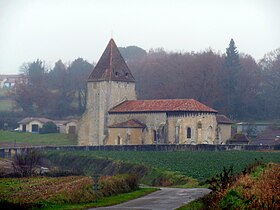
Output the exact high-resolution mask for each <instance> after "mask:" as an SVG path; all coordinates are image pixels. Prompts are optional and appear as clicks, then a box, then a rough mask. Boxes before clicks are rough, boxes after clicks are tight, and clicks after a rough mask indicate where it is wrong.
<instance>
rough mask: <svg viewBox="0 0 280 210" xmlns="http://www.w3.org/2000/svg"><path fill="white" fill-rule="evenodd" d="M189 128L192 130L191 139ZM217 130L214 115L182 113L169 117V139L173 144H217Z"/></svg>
mask: <svg viewBox="0 0 280 210" xmlns="http://www.w3.org/2000/svg"><path fill="white" fill-rule="evenodd" d="M199 124H200V126H199ZM187 128H190V129H191V138H187ZM216 128H217V121H216V115H215V114H214V113H181V114H171V115H170V116H168V139H169V143H171V144H174V143H179V144H202V143H207V144H213V143H216V142H215V139H216V135H215V134H216ZM176 136H177V137H176Z"/></svg>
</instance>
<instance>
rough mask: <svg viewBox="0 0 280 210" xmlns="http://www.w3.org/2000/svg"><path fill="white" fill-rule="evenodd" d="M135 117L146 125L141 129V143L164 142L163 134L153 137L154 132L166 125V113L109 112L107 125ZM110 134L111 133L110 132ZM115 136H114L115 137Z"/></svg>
mask: <svg viewBox="0 0 280 210" xmlns="http://www.w3.org/2000/svg"><path fill="white" fill-rule="evenodd" d="M133 119H137V120H139V121H140V122H141V123H143V124H145V125H146V127H145V129H143V134H141V136H143V141H142V144H154V143H164V142H166V140H165V137H164V136H159V137H157V139H155V132H157V133H158V131H159V130H161V129H162V127H164V126H166V122H167V116H166V113H156V112H154V113H130V114H127V113H124V114H110V115H109V125H112V124H116V123H121V122H124V121H126V120H133ZM110 134H111V133H110ZM115 138H116V137H115Z"/></svg>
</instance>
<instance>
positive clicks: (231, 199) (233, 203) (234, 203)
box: [220, 189, 249, 210]
mask: <svg viewBox="0 0 280 210" xmlns="http://www.w3.org/2000/svg"><path fill="white" fill-rule="evenodd" d="M248 202H249V201H246V200H244V198H242V197H241V195H240V193H239V192H238V191H236V190H235V189H232V190H230V191H229V192H228V193H227V195H226V196H225V197H224V198H223V199H222V200H221V202H220V207H221V209H232V210H233V209H245V208H246V206H247V203H248Z"/></svg>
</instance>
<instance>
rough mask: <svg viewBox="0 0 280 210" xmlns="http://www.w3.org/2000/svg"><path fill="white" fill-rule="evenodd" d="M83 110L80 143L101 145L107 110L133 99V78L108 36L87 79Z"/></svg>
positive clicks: (104, 132)
mask: <svg viewBox="0 0 280 210" xmlns="http://www.w3.org/2000/svg"><path fill="white" fill-rule="evenodd" d="M87 92H88V94H87V105H86V111H85V113H84V114H83V116H82V118H81V120H80V122H79V131H78V144H79V145H104V144H105V143H106V138H107V137H108V128H107V126H108V125H107V121H108V120H107V119H108V111H109V110H110V109H111V108H112V107H114V106H115V105H117V104H118V103H120V102H122V101H123V100H135V99H136V92H135V79H134V77H133V75H132V74H131V72H130V70H129V68H128V66H127V64H126V62H125V61H124V59H123V57H122V56H121V53H120V52H119V50H118V48H117V46H116V44H115V42H114V40H113V39H111V40H110V41H109V43H108V45H107V47H106V49H105V50H104V52H103V54H102V56H101V58H100V59H99V61H98V62H97V64H96V66H95V68H94V69H93V71H92V72H91V74H90V76H89V78H88V81H87Z"/></svg>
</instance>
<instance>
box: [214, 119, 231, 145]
mask: <svg viewBox="0 0 280 210" xmlns="http://www.w3.org/2000/svg"><path fill="white" fill-rule="evenodd" d="M216 119H217V124H218V139H219V140H220V143H221V144H225V143H226V142H227V140H229V139H230V138H231V135H232V134H231V125H232V124H234V122H233V121H232V120H231V119H229V118H228V117H226V116H225V115H222V114H217V116H216Z"/></svg>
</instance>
